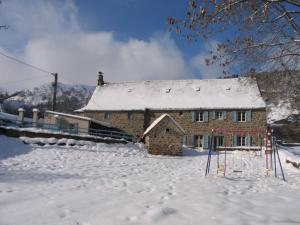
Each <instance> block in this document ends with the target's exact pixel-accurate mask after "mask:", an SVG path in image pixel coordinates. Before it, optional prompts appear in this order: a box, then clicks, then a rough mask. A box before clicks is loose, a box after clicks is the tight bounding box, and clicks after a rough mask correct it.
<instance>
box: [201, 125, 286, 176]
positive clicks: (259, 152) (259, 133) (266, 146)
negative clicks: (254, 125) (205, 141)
mask: <svg viewBox="0 0 300 225" xmlns="http://www.w3.org/2000/svg"><path fill="white" fill-rule="evenodd" d="M236 135H241V136H245V135H248V137H249V138H248V143H247V145H246V146H236V145H237V144H235V145H234V144H232V145H228V141H227V142H226V140H225V141H224V140H223V143H222V146H218V145H217V143H216V141H215V140H216V139H215V138H216V137H218V136H223V137H230V136H232V140H233V141H235V140H234V139H235V138H236ZM249 135H251V137H252V138H256V143H257V145H256V146H251V145H250V143H251V138H250V136H249ZM235 142H236V141H235ZM229 151H230V152H231V153H232V154H239V156H240V159H239V160H240V166H239V168H235V167H236V165H237V163H235V161H234V158H235V156H234V155H233V157H232V164H233V172H234V173H243V170H244V166H243V165H244V163H243V161H244V156H245V151H246V152H248V153H249V154H250V152H254V153H255V156H259V157H263V155H264V156H265V171H266V175H267V176H269V175H270V172H271V171H274V175H275V177H276V178H277V177H279V176H278V173H279V171H277V170H278V168H277V165H279V167H280V172H281V177H282V179H283V180H284V181H286V179H285V176H284V172H283V169H282V164H281V160H280V157H279V153H278V146H277V142H276V137H275V136H274V135H273V132H272V131H271V130H270V129H266V130H252V131H243V130H228V129H212V131H211V135H210V139H209V151H208V157H207V162H206V169H205V176H208V174H209V173H210V171H211V156H212V154H213V153H215V154H216V155H217V160H216V161H217V175H218V176H220V175H221V176H224V177H225V176H226V169H227V164H228V163H229V162H228V161H229V160H228V152H229ZM222 152H223V154H224V158H223V160H221V157H220V154H221V153H222ZM263 153H264V154H263ZM249 154H248V156H249V157H250V155H249ZM221 161H222V162H221Z"/></svg>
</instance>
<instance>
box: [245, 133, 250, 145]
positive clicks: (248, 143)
mask: <svg viewBox="0 0 300 225" xmlns="http://www.w3.org/2000/svg"><path fill="white" fill-rule="evenodd" d="M246 146H251V136H249V135H248V136H247V137H246Z"/></svg>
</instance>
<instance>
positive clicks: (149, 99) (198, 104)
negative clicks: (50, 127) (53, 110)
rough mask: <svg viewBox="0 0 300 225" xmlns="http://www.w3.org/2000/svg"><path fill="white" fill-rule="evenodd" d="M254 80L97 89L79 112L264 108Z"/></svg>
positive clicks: (117, 85) (148, 83) (155, 82)
mask: <svg viewBox="0 0 300 225" xmlns="http://www.w3.org/2000/svg"><path fill="white" fill-rule="evenodd" d="M265 106H266V105H265V102H264V100H263V98H262V97H261V94H260V91H259V89H258V86H257V83H256V81H255V80H253V79H251V78H246V77H243V78H231V79H206V80H199V79H197V80H196V79H195V80H153V81H139V82H123V83H107V84H104V85H103V86H97V87H96V89H95V91H94V93H93V95H92V97H91V99H90V101H89V103H88V104H87V105H86V106H85V107H84V108H82V109H80V110H78V111H85V110H87V111H97V110H99V111H101V110H103V111H109V110H110V111H114V110H116V111H121V110H145V109H146V108H148V109H164V110H167V109H171V110H172V109H240V108H243V109H244V108H245V109H255V108H264V107H265Z"/></svg>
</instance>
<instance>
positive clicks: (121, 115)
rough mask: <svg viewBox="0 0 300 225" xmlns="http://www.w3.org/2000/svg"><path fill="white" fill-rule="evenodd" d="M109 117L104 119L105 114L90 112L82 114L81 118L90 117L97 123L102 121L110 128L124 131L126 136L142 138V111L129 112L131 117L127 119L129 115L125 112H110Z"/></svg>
mask: <svg viewBox="0 0 300 225" xmlns="http://www.w3.org/2000/svg"><path fill="white" fill-rule="evenodd" d="M108 113H109V116H108V118H105V112H102V111H96V112H94V111H90V112H84V113H83V114H81V115H83V116H86V117H90V118H93V119H96V120H99V121H104V122H107V123H109V124H110V125H111V126H113V127H116V128H119V129H121V130H123V131H125V132H126V133H128V134H131V135H134V136H137V135H138V136H139V137H142V136H143V133H144V130H145V124H144V112H143V111H133V112H130V113H131V116H130V118H129V115H128V113H129V112H127V111H114V112H113V111H111V112H108Z"/></svg>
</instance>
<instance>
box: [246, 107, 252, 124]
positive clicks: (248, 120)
mask: <svg viewBox="0 0 300 225" xmlns="http://www.w3.org/2000/svg"><path fill="white" fill-rule="evenodd" d="M246 121H247V122H251V110H249V111H246Z"/></svg>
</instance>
